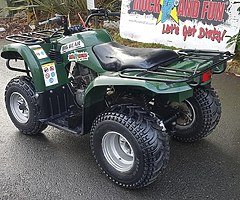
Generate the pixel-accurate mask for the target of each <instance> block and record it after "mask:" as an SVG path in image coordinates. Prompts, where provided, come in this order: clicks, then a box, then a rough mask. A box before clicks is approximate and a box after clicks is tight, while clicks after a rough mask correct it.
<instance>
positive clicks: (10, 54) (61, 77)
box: [1, 43, 69, 92]
mask: <svg viewBox="0 0 240 200" xmlns="http://www.w3.org/2000/svg"><path fill="white" fill-rule="evenodd" d="M36 51H38V52H39V51H40V52H41V51H43V48H42V47H41V46H40V45H32V46H27V45H24V44H21V43H13V44H8V45H5V46H4V47H3V49H2V53H1V56H2V58H5V59H7V60H11V59H19V60H24V62H25V65H26V66H27V68H28V69H29V70H30V71H31V76H32V79H33V81H34V86H35V89H36V91H37V92H42V91H45V90H46V87H47V84H46V83H45V80H44V73H43V71H44V66H45V65H47V64H52V65H53V66H54V72H56V73H55V74H57V79H55V80H57V81H55V82H56V85H57V86H58V85H64V84H67V83H68V81H69V80H68V77H67V74H66V70H65V68H64V65H65V63H62V64H56V63H54V61H52V60H51V59H50V58H49V57H48V56H42V57H41V55H40V56H39V57H38V56H37V53H36ZM43 52H44V53H45V51H43ZM56 85H54V87H56ZM51 88H53V87H51V86H50V87H48V89H51Z"/></svg>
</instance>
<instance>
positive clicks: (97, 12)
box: [85, 8, 120, 25]
mask: <svg viewBox="0 0 240 200" xmlns="http://www.w3.org/2000/svg"><path fill="white" fill-rule="evenodd" d="M93 17H106V18H107V17H120V12H111V11H109V10H106V9H104V8H101V9H93V10H90V15H88V17H87V19H86V21H85V24H86V25H88V24H89V22H90V20H91V19H92V18H93Z"/></svg>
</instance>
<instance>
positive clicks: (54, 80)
mask: <svg viewBox="0 0 240 200" xmlns="http://www.w3.org/2000/svg"><path fill="white" fill-rule="evenodd" d="M42 70H43V75H44V81H45V85H46V87H48V86H52V85H55V84H58V77H57V71H56V67H55V64H54V63H47V64H44V65H42Z"/></svg>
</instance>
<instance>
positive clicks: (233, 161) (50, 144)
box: [0, 60, 240, 200]
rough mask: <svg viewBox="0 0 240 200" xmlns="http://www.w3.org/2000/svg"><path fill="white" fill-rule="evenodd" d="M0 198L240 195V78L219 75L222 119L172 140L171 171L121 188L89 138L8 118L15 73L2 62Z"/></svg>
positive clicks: (216, 84) (231, 197) (233, 197)
mask: <svg viewBox="0 0 240 200" xmlns="http://www.w3.org/2000/svg"><path fill="white" fill-rule="evenodd" d="M0 66H1V70H0V72H1V73H0V108H1V109H0V119H1V123H0V130H1V133H0V199H41V200H42V199H67V200H74V199H114V200H117V199H129V200H134V199H138V200H139V199H166V200H167V199H177V200H179V199H201V200H202V199H218V200H220V199H223V200H225V199H228V200H237V199H240V114H239V113H240V78H238V77H235V76H233V75H227V74H222V75H219V76H215V78H214V84H213V85H214V87H215V88H216V90H217V91H218V94H219V96H220V98H221V100H222V111H223V112H222V118H221V121H220V123H219V125H218V127H217V128H216V129H215V130H214V132H213V133H212V134H211V135H210V136H209V137H207V138H206V139H204V140H201V141H200V142H197V143H194V144H182V143H178V142H175V141H172V140H171V141H170V144H171V158H170V163H169V165H168V167H167V169H166V170H165V171H164V172H163V173H162V175H160V176H159V178H158V179H157V181H156V182H155V183H153V184H151V185H150V186H148V187H146V188H142V189H138V190H126V189H122V188H120V187H118V186H116V185H115V184H113V183H112V182H111V181H109V180H108V179H107V178H105V176H104V175H103V174H101V173H100V170H99V169H98V167H97V165H96V164H95V161H94V159H93V157H92V155H91V151H90V147H89V136H88V135H86V136H84V137H76V136H74V135H71V134H68V133H66V132H63V131H60V130H57V129H55V128H52V127H49V128H47V129H46V130H45V131H44V132H43V133H44V134H43V135H40V136H36V137H29V136H25V135H22V134H20V133H19V131H18V130H17V129H16V128H15V127H14V125H13V124H12V122H11V121H10V119H9V117H8V116H7V113H6V109H5V104H4V89H5V86H6V84H7V82H8V81H9V80H10V79H11V78H13V77H14V76H16V75H19V73H17V72H11V71H9V70H7V69H6V67H5V64H4V61H3V60H0Z"/></svg>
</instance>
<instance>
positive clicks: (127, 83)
mask: <svg viewBox="0 0 240 200" xmlns="http://www.w3.org/2000/svg"><path fill="white" fill-rule="evenodd" d="M111 86H122V87H125V88H126V87H128V88H129V87H130V88H131V87H134V89H137V90H138V89H139V90H142V92H143V93H147V92H148V93H149V92H150V93H153V95H164V96H165V97H167V99H169V100H170V101H178V102H180V101H183V100H185V99H187V98H189V97H191V96H192V95H193V89H192V88H191V87H190V86H189V85H188V84H186V83H177V84H176V83H172V84H168V83H163V82H153V81H144V80H137V79H128V78H121V77H119V76H117V73H116V74H115V75H113V74H108V75H102V76H99V77H97V78H96V79H94V81H92V82H91V84H90V85H89V86H88V88H87V89H86V91H85V99H84V127H85V128H84V129H85V130H84V132H85V133H87V132H88V131H89V130H90V128H91V124H92V122H93V120H94V119H95V118H96V116H97V115H98V114H100V113H101V112H103V111H104V110H105V109H106V104H105V95H106V90H107V88H109V87H111Z"/></svg>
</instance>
